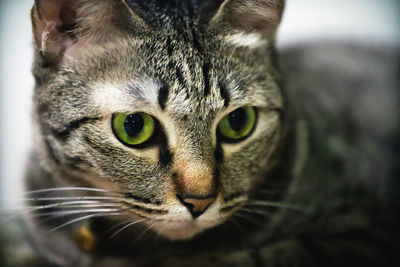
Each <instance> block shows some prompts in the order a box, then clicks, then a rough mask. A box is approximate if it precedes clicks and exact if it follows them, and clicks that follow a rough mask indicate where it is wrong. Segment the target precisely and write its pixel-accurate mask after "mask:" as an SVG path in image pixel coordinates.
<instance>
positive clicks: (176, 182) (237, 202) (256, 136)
mask: <svg viewBox="0 0 400 267" xmlns="http://www.w3.org/2000/svg"><path fill="white" fill-rule="evenodd" d="M232 36H233V35H232V34H228V33H226V32H225V31H218V29H217V28H215V27H210V28H209V29H207V28H204V29H203V28H202V30H200V29H192V30H191V31H190V32H183V33H182V32H181V31H180V30H177V29H176V28H174V27H173V26H172V25H166V26H165V28H162V29H161V28H159V30H158V31H149V32H147V34H146V36H143V35H142V36H139V37H138V36H129V35H126V36H123V37H121V38H119V39H118V40H116V41H111V42H108V43H107V44H100V45H99V44H90V43H86V44H85V45H80V46H78V45H77V46H76V47H73V48H71V49H70V50H66V52H65V53H66V55H65V57H64V58H63V59H62V63H60V64H59V66H58V67H57V71H55V72H53V73H51V74H50V76H47V78H46V80H45V82H44V83H43V85H41V86H39V87H38V89H37V90H36V94H35V98H36V108H37V111H38V112H37V113H38V121H39V125H40V129H41V130H40V132H41V135H42V138H41V144H42V146H43V147H44V149H43V151H44V155H43V157H44V158H45V161H47V162H48V163H46V166H47V168H48V169H50V170H52V171H53V172H54V173H56V174H57V175H58V176H59V177H60V178H61V179H62V180H63V181H64V182H65V183H67V184H68V183H73V184H74V185H83V186H92V187H95V188H101V189H105V190H110V191H112V192H117V193H118V194H119V195H121V197H122V198H123V199H124V200H123V202H124V204H121V205H122V206H123V207H124V211H123V213H124V214H125V215H126V216H128V217H132V218H135V219H140V220H143V221H142V223H145V224H147V225H149V226H151V227H152V229H153V230H156V231H157V232H159V233H160V234H162V235H164V236H166V237H169V238H171V239H186V238H191V237H192V236H194V235H195V234H197V233H199V232H202V231H204V230H206V229H208V228H210V227H214V226H216V225H219V224H221V223H223V222H224V221H226V220H227V219H228V218H229V217H230V216H232V214H234V213H235V211H237V210H238V209H240V207H241V206H242V205H243V204H244V203H245V202H246V201H247V199H248V196H249V193H250V191H251V190H254V188H255V187H256V186H257V184H258V183H259V182H260V179H265V178H263V175H264V174H265V172H266V170H267V169H268V167H269V158H270V156H271V154H272V152H273V151H274V149H275V147H276V145H277V142H278V139H279V134H280V128H281V123H280V111H281V109H282V107H283V103H282V97H281V93H280V88H279V87H278V85H277V81H276V80H275V79H276V77H275V75H273V74H274V73H275V70H274V69H273V66H272V63H271V60H270V56H271V55H270V54H269V53H268V52H267V51H268V50H267V48H266V47H262V48H260V47H258V48H249V47H247V46H246V45H243V46H238V44H237V43H236V44H234V43H233V41H232V40H233V39H232V38H233V37H232ZM77 43H79V42H77Z"/></svg>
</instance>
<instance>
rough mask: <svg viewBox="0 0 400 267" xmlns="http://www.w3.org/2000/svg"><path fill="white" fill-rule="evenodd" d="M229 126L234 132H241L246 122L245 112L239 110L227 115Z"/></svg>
mask: <svg viewBox="0 0 400 267" xmlns="http://www.w3.org/2000/svg"><path fill="white" fill-rule="evenodd" d="M228 121H229V125H230V126H231V128H232V129H233V130H235V131H239V130H241V129H242V128H243V127H244V126H245V125H246V122H247V115H246V111H245V110H244V109H242V108H239V109H237V110H235V111H233V112H231V113H230V114H229V117H228Z"/></svg>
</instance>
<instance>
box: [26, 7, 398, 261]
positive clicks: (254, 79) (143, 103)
mask: <svg viewBox="0 0 400 267" xmlns="http://www.w3.org/2000/svg"><path fill="white" fill-rule="evenodd" d="M283 9H284V1H279V0H225V1H198V0H192V1H162V0H150V1H140V0H137V1H135V0H125V1H123V0H99V1H88V0H71V1H62V0H56V1H54V0H53V1H50V0H36V1H35V3H34V7H33V9H32V13H31V17H32V24H33V37H34V38H33V39H34V46H35V57H34V65H33V75H34V77H35V81H36V86H35V92H34V119H35V125H36V127H35V131H36V135H35V136H36V141H35V150H34V152H33V153H32V157H31V160H30V166H29V168H28V170H27V177H26V195H27V196H28V198H29V202H28V203H27V205H28V206H29V207H33V208H32V210H31V212H29V213H27V214H26V215H24V217H25V218H24V224H25V228H26V230H27V236H28V237H27V238H28V239H29V240H30V242H31V243H32V245H33V247H34V248H35V249H36V250H37V252H38V254H39V255H42V256H43V257H44V258H45V259H46V261H47V262H48V264H53V265H56V266H362V265H363V266H390V264H392V263H393V262H392V259H395V255H396V253H397V252H398V251H397V250H398V247H397V246H398V229H397V228H398V225H397V222H398V218H397V214H396V213H395V208H396V207H398V197H397V192H398V191H397V189H396V188H398V186H397V185H398V182H397V178H398V174H399V171H398V168H397V169H395V166H396V163H397V162H398V159H399V149H398V148H399V141H398V139H397V137H398V135H396V132H397V133H398V116H397V117H396V115H395V114H398V110H399V109H398V104H397V101H396V100H397V97H398V93H396V92H395V90H392V91H390V88H392V87H391V86H388V88H386V89H385V88H379V89H380V90H382V92H381V93H379V92H377V88H374V87H373V86H372V87H369V86H370V85H369V84H367V85H364V84H361V85H358V84H354V85H353V86H354V88H359V91H357V92H354V95H353V92H348V91H344V89H343V88H349V86H348V85H347V84H346V85H341V84H340V81H337V80H335V77H336V76H335V75H334V74H333V73H332V72H330V69H329V68H332V69H333V70H335V71H337V70H338V68H334V66H332V64H333V63H325V64H320V65H318V63H317V64H313V58H314V57H317V55H319V56H320V55H325V54H329V52H332V51H333V50H334V48H330V47H329V46H328V47H326V46H325V47H322V48H321V49H320V50H318V49H316V50H315V49H314V50H310V51H307V49H305V50H304V52H303V54H299V53H295V54H291V53H290V52H288V53H287V57H283V58H282V62H284V66H286V69H285V71H284V72H285V73H287V74H286V75H287V78H286V80H285V79H283V76H282V74H281V73H282V72H281V69H280V67H279V64H278V62H279V61H278V55H277V53H276V49H275V45H274V40H275V34H276V31H277V28H278V25H279V22H280V20H281V17H282V13H283ZM357 51H359V50H358V49H357V48H355V49H349V50H346V53H348V54H347V55H348V56H350V55H352V56H354V54H356V53H357ZM318 53H319V54H318ZM332 53H334V52H332ZM346 53H344V54H346ZM355 58H358V60H360V58H362V55H361V56H359V57H357V55H355ZM303 61H304V62H308V64H307V63H302V62H303ZM325 62H330V61H329V60H327V61H325ZM350 63H352V62H350ZM367 63H368V62H366V64H367ZM297 64H298V65H297ZM333 65H334V64H333ZM299 66H301V67H302V68H301V69H298V68H299ZM346 66H352V65H351V64H348V65H346ZM383 66H384V67H385V65H383ZM358 67H359V66H358V65H357V66H355V67H354V68H355V69H356V71H354V69H351V70H350V69H349V73H351V74H354V73H356V74H357V73H358V72H357V70H359V73H358V75H359V76H362V75H363V74H364V73H365V72H363V71H362V68H361V69H358ZM349 68H350V67H349ZM339 69H340V68H339ZM307 70H311V71H312V72H314V73H315V74H316V75H315V76H312V78H311V79H312V80H311V81H308V80H307V77H308V76H306V75H303V74H302V72H304V74H305V73H307ZM325 71H326V72H327V73H325ZM343 71H344V72H345V71H346V70H343ZM291 73H292V76H291ZM294 73H297V76H294V75H293V74H294ZM329 73H332V74H329ZM372 73H374V72H372ZM322 75H325V76H328V77H332V82H331V83H328V87H327V88H323V87H320V84H319V77H321V76H322ZM349 75H350V74H349ZM377 75H378V74H377ZM350 80H352V79H350ZM378 80H381V79H378ZM335 83H338V84H335ZM321 84H324V83H321ZM324 85H326V84H324ZM286 86H287V88H288V89H287V90H285V88H286ZM329 86H332V88H330V87H329ZM371 88H372V89H371ZM330 89H331V90H330ZM370 89H371V90H370ZM375 96H377V97H375ZM378 96H380V98H378ZM360 99H361V100H365V102H363V101H361V100H360ZM379 100H384V101H385V102H384V103H385V105H386V109H382V110H386V111H389V113H388V114H387V113H385V112H384V111H382V112H378V111H379V110H378V111H376V110H375V109H373V108H371V105H372V106H373V105H374V104H375V102H374V101H379ZM382 102H383V101H382ZM368 112H369V113H368ZM366 115H369V117H368V118H365V117H364V116H366ZM375 115H376V117H374V116H375ZM369 119H371V121H369ZM396 127H397V128H396ZM393 266H395V265H393Z"/></svg>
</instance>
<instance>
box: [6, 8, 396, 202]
mask: <svg viewBox="0 0 400 267" xmlns="http://www.w3.org/2000/svg"><path fill="white" fill-rule="evenodd" d="M33 2H34V1H33V0H17V1H16V0H0V207H2V206H3V207H5V206H8V205H9V204H10V203H13V202H14V201H15V200H16V199H17V196H18V194H19V193H20V191H21V184H22V183H21V180H22V176H23V173H24V167H25V164H26V159H27V155H28V151H29V147H30V146H31V141H32V131H31V130H32V127H31V98H32V90H33V78H32V76H31V73H30V66H31V61H32V49H31V26H30V19H29V12H30V8H31V6H32V3H33ZM399 2H400V1H399V0H335V1H332V0H287V5H286V11H285V15H284V19H283V23H282V26H281V28H280V31H279V36H278V46H279V47H280V48H283V47H287V46H293V45H296V44H298V43H309V42H315V41H321V40H341V41H356V42H361V43H368V44H371V45H374V46H380V45H397V44H399V43H400V33H399V23H398V20H399V16H400V4H399Z"/></svg>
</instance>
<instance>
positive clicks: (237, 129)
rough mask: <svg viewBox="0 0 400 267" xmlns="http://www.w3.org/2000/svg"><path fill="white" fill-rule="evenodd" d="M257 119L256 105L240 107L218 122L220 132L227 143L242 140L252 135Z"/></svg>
mask: <svg viewBox="0 0 400 267" xmlns="http://www.w3.org/2000/svg"><path fill="white" fill-rule="evenodd" d="M256 121H257V111H256V109H255V108H254V107H242V108H238V109H236V110H234V111H232V112H231V113H229V114H228V115H226V116H225V117H224V118H222V120H221V121H220V123H219V124H218V134H219V135H220V136H221V138H222V140H223V141H224V142H227V143H234V142H240V141H242V140H244V139H245V138H247V137H248V136H250V134H251V133H252V132H253V129H254V127H255V125H256Z"/></svg>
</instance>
